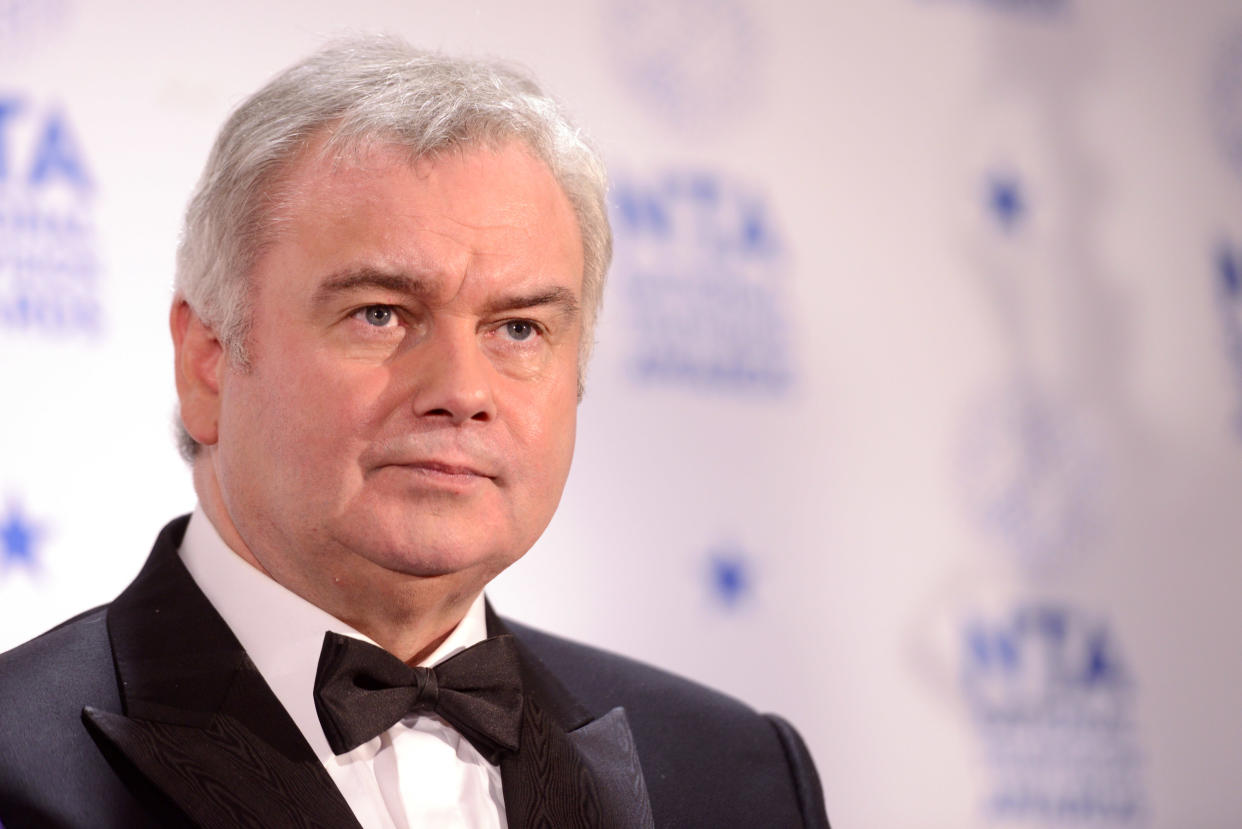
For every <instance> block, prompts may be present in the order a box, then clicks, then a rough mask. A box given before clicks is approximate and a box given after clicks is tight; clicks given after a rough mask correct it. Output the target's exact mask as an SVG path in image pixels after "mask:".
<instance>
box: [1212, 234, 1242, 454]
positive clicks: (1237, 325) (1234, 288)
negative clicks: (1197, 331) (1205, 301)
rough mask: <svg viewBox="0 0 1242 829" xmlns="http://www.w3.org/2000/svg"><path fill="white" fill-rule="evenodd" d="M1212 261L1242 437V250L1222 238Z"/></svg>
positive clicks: (1235, 423)
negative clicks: (1214, 261) (1213, 262)
mask: <svg viewBox="0 0 1242 829" xmlns="http://www.w3.org/2000/svg"><path fill="white" fill-rule="evenodd" d="M1215 264H1216V279H1215V282H1216V290H1215V291H1214V294H1215V296H1216V306H1217V309H1218V311H1219V314H1220V322H1221V329H1222V331H1223V333H1224V337H1225V356H1226V357H1227V358H1228V359H1229V362H1230V364H1231V365H1232V366H1233V377H1234V386H1235V388H1236V393H1237V397H1238V400H1237V409H1236V410H1235V412H1234V415H1233V428H1234V429H1235V430H1236V431H1237V433H1238V436H1239V437H1242V250H1239V249H1238V248H1236V247H1233V246H1232V245H1230V244H1228V243H1224V242H1222V243H1221V244H1220V246H1219V247H1218V248H1217V250H1216V263H1215Z"/></svg>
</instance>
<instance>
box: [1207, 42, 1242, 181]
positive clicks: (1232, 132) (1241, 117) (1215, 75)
mask: <svg viewBox="0 0 1242 829" xmlns="http://www.w3.org/2000/svg"><path fill="white" fill-rule="evenodd" d="M1209 100H1210V103H1209V108H1210V113H1209V114H1210V117H1211V121H1212V127H1213V130H1214V131H1215V133H1216V140H1217V143H1218V144H1219V145H1220V149H1221V152H1222V153H1223V154H1224V156H1225V158H1226V159H1228V161H1229V163H1231V164H1232V165H1233V166H1234V168H1235V169H1237V170H1238V171H1239V172H1242V29H1239V30H1237V31H1235V32H1234V33H1233V35H1232V36H1231V37H1229V38H1228V39H1227V40H1226V41H1225V43H1224V45H1223V46H1222V48H1221V50H1220V52H1219V54H1218V55H1217V58H1216V60H1215V62H1214V64H1213V69H1212V78H1211V82H1210V92H1209Z"/></svg>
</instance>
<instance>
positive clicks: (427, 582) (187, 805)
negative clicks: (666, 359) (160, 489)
mask: <svg viewBox="0 0 1242 829" xmlns="http://www.w3.org/2000/svg"><path fill="white" fill-rule="evenodd" d="M603 193H604V174H603V169H602V166H601V164H600V163H599V160H598V158H597V156H596V155H595V154H594V152H593V151H592V150H591V149H590V148H589V147H588V146H587V145H586V144H585V143H584V142H583V141H582V139H581V137H580V136H579V134H578V133H577V131H576V130H574V129H573V128H572V127H571V126H570V125H569V123H568V122H567V121H566V120H565V119H564V117H563V116H562V115H561V114H560V112H559V111H558V110H557V109H556V107H555V105H554V104H553V103H552V102H551V101H550V100H549V99H548V98H546V97H545V96H544V95H543V94H542V93H541V92H540V91H539V89H538V87H537V86H535V84H534V83H533V82H532V81H531V80H529V79H528V78H526V77H524V76H522V75H520V74H517V73H515V72H513V71H512V70H508V69H505V68H502V67H499V66H495V65H491V64H484V63H471V62H464V61H457V60H450V59H446V58H443V57H439V56H435V55H429V54H424V53H421V52H417V51H415V50H413V49H411V48H410V47H408V46H406V45H405V44H403V43H400V42H397V41H394V40H390V39H363V40H355V41H350V42H345V43H341V44H337V45H334V46H331V47H329V48H327V49H325V50H323V51H321V52H319V53H318V54H316V55H314V56H312V57H311V58H309V59H308V60H306V61H304V62H303V63H301V64H299V65H297V66H295V67H293V68H291V69H289V70H287V71H286V72H285V73H283V74H282V75H280V76H278V77H277V78H276V79H274V80H273V81H272V82H271V83H270V84H268V86H267V87H265V88H264V89H263V90H261V91H260V92H259V93H257V94H256V95H255V96H254V97H252V98H251V99H250V100H248V101H247V102H245V103H244V104H243V105H242V106H241V107H240V108H239V109H238V111H237V112H236V113H235V114H234V115H233V116H232V117H231V118H230V119H229V121H228V122H227V123H226V125H225V127H224V129H223V130H222V132H221V135H220V137H219V139H218V141H217V143H216V145H215V148H214V149H213V151H212V154H211V157H210V159H209V161H208V164H207V168H206V171H205V172H204V174H203V177H202V180H201V182H200V185H199V189H198V192H197V194H196V195H195V197H194V199H193V201H192V203H191V205H190V208H189V211H188V214H187V219H186V227H185V234H184V238H183V241H182V246H181V250H180V254H179V259H178V273H177V291H176V295H175V297H174V300H173V307H172V313H171V329H172V336H173V342H174V345H175V353H176V360H175V368H176V382H177V391H178V395H179V398H180V402H181V408H180V412H181V420H182V423H183V426H184V435H183V438H184V440H183V444H184V446H183V449H184V450H185V452H186V454H187V456H188V457H189V458H190V459H191V461H192V467H193V476H194V485H195V489H196V491H197V493H198V497H199V506H198V508H197V509H196V510H195V512H194V513H193V515H192V516H190V517H189V518H188V519H186V518H182V519H178V520H176V521H174V522H173V523H171V524H170V525H169V526H168V527H166V528H165V529H164V531H163V533H162V534H161V535H160V537H159V539H158V540H157V542H156V545H155V549H154V550H153V552H152V555H151V558H150V559H149V560H148V563H147V565H146V566H145V568H144V569H143V571H142V573H141V574H140V575H139V576H138V578H137V579H136V580H135V581H134V582H133V584H131V585H130V587H129V588H127V589H126V590H125V591H124V592H123V593H122V594H121V595H120V596H119V597H118V598H117V599H116V600H115V601H114V602H112V603H111V604H110V605H109V606H106V607H103V608H99V609H96V610H94V611H89V612H87V613H85V614H83V615H81V616H79V617H77V618H76V619H74V620H71V621H69V622H67V623H65V624H64V625H62V626H60V627H58V628H56V629H54V630H52V631H50V632H49V633H47V634H45V635H44V636H42V637H40V638H38V639H36V640H34V641H32V642H30V643H27V644H26V645H24V646H22V647H19V648H17V649H16V650H14V651H11V652H10V653H8V654H6V655H4V656H3V657H0V822H3V824H4V825H5V826H6V827H9V829H14V827H21V826H40V827H43V826H91V827H109V826H116V827H121V826H124V827H135V826H170V825H187V824H188V825H201V826H268V827H270V826H276V827H281V826H330V827H343V826H351V827H353V826H359V825H362V826H366V827H414V826H480V827H491V826H522V827H527V826H529V827H535V826H555V827H560V826H601V827H629V826H652V825H656V826H746V827H753V826H800V825H810V826H825V825H826V824H827V820H826V818H825V817H824V812H823V801H822V794H821V792H820V788H819V782H818V779H817V777H816V774H815V770H814V767H813V765H812V763H811V759H810V757H809V755H808V754H807V752H806V749H805V747H804V746H803V744H802V742H801V740H800V739H799V737H798V736H797V734H796V733H795V732H794V731H793V729H792V728H791V727H790V726H789V725H788V724H786V723H784V722H783V721H781V720H779V719H778V718H775V717H764V716H760V715H758V714H755V713H753V712H752V711H750V710H749V709H747V708H745V707H744V706H742V705H741V704H740V703H737V702H735V701H733V700H730V699H728V698H725V697H723V696H720V695H718V694H716V693H714V692H712V691H708V690H707V689H704V688H701V687H699V686H695V685H693V684H691V683H688V682H686V681H684V680H680V679H677V678H674V677H672V676H669V675H667V674H664V673H662V672H659V671H656V670H654V669H651V668H648V667H645V666H642V665H639V664H636V663H633V662H630V661H628V660H625V659H622V658H620V657H616V656H612V655H608V654H604V653H602V652H599V651H595V650H592V649H589V648H586V647H583V646H580V645H576V644H572V643H569V642H566V641H564V640H561V639H557V638H554V637H551V636H548V635H546V634H542V633H539V632H536V631H533V630H530V629H528V628H524V627H522V626H520V625H516V624H513V623H510V622H507V621H504V620H502V619H500V618H499V617H497V616H496V615H495V614H493V613H492V611H491V609H490V608H489V607H487V605H486V604H485V602H484V600H483V595H482V591H483V588H484V586H485V585H486V584H487V583H488V581H490V580H491V579H492V578H493V577H494V576H495V575H496V574H497V573H499V572H500V571H501V570H503V569H504V568H505V567H507V566H508V565H509V564H511V563H512V562H513V561H515V560H516V559H517V558H518V557H520V556H521V555H522V554H523V553H524V552H525V551H526V550H527V549H529V547H530V546H531V545H532V544H533V543H534V541H535V540H536V538H537V537H538V536H539V534H540V533H541V532H542V531H543V529H544V528H545V526H546V525H547V523H548V521H549V520H550V519H551V516H552V513H553V511H554V510H555V507H556V504H557V501H558V499H559V497H560V493H561V490H562V487H563V485H564V483H565V479H566V476H567V474H568V470H569V463H570V457H571V455H572V452H573V442H574V427H575V415H576V407H577V402H578V399H579V397H580V395H581V390H582V372H583V370H584V368H585V364H586V359H587V356H588V353H589V350H590V344H591V337H592V334H591V332H592V326H593V324H594V320H595V316H596V312H597V309H598V307H599V301H600V293H601V290H602V286H603V279H604V273H605V270H606V268H607V263H608V259H609V256H610V235H609V230H608V225H607V219H606V213H605V206H604V200H603ZM411 666H415V667H411Z"/></svg>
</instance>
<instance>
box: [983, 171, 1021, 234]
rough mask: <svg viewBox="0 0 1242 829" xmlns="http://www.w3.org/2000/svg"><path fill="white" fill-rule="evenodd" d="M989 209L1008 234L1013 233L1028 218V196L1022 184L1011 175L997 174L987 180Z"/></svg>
mask: <svg viewBox="0 0 1242 829" xmlns="http://www.w3.org/2000/svg"><path fill="white" fill-rule="evenodd" d="M987 208H988V211H989V212H990V213H991V214H992V218H993V219H995V220H996V223H997V224H998V225H999V226H1000V228H1001V230H1003V231H1005V232H1006V233H1012V232H1013V231H1015V230H1016V229H1017V228H1018V226H1019V225H1020V224H1021V223H1022V220H1023V219H1025V218H1026V212H1027V206H1026V196H1025V194H1024V193H1023V191H1022V182H1021V181H1019V180H1018V178H1017V177H1016V176H1014V175H1012V174H1009V173H996V174H994V175H992V176H989V177H988V180H987Z"/></svg>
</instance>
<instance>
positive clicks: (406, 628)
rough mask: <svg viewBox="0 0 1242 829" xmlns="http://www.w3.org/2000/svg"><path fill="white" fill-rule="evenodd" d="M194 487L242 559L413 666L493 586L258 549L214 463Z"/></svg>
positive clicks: (310, 551)
mask: <svg viewBox="0 0 1242 829" xmlns="http://www.w3.org/2000/svg"><path fill="white" fill-rule="evenodd" d="M202 452H203V454H208V453H210V452H211V447H204V448H203V450H202ZM194 488H195V490H196V491H197V494H198V498H199V502H200V504H201V505H202V508H203V512H204V513H205V514H206V516H207V518H208V519H209V520H210V521H211V523H212V526H214V527H215V529H216V532H218V533H219V534H220V538H221V539H222V540H223V541H224V543H225V545H226V546H228V547H229V549H231V550H232V551H233V552H234V553H236V554H237V556H238V557H239V558H241V559H242V560H243V561H245V562H246V563H247V564H249V565H251V566H252V567H254V568H255V569H257V570H259V571H260V572H261V573H263V574H265V575H266V576H268V577H269V578H271V579H272V580H274V581H276V582H277V583H279V584H280V585H282V586H283V587H285V588H286V589H288V590H290V591H291V592H293V593H296V594H297V595H298V596H301V597H302V598H303V599H305V600H307V601H308V602H310V603H311V604H313V605H315V606H316V607H319V608H320V609H322V610H324V611H326V612H328V613H330V614H331V615H333V616H335V617H336V618H337V619H340V620H341V621H342V622H345V623H346V624H348V625H349V626H350V627H352V628H354V629H355V630H357V631H359V632H360V633H364V634H366V635H367V636H368V637H370V638H371V639H372V640H374V641H375V642H376V643H377V644H378V645H379V646H380V647H382V648H384V649H385V650H387V651H388V652H389V653H392V654H393V655H395V656H396V657H397V658H399V659H401V660H402V661H404V662H407V663H408V664H410V665H416V664H418V663H419V662H421V661H423V660H424V659H426V658H427V657H428V656H430V655H431V654H432V653H433V652H434V651H435V649H436V648H438V647H439V646H440V644H441V643H443V642H444V640H445V639H446V638H447V637H448V635H449V634H450V633H452V632H453V630H454V628H456V627H457V625H458V624H459V623H460V622H461V620H462V619H463V618H464V617H465V615H466V612H467V611H468V610H469V609H470V606H471V605H472V604H473V603H474V600H475V599H476V598H477V597H478V595H479V593H480V592H482V590H483V586H484V584H486V578H483V579H479V578H478V577H477V576H472V574H470V573H450V574H445V575H440V576H429V577H428V576H413V575H408V574H404V573H397V572H394V571H391V570H387V569H385V568H383V567H381V566H379V565H377V564H375V563H374V562H372V561H369V560H367V559H365V558H362V557H360V556H358V555H356V554H354V553H353V552H352V551H349V550H344V549H331V548H329V549H314V548H312V545H301V549H299V550H298V555H297V556H293V555H288V554H287V552H288V550H287V548H288V547H298V546H299V545H270V544H267V545H265V544H262V543H259V542H257V541H256V543H253V544H252V543H250V542H249V541H248V539H247V538H246V537H245V536H246V535H247V534H246V533H244V532H243V531H241V530H239V529H238V526H237V523H236V522H234V520H233V517H232V514H231V513H230V512H229V510H228V508H227V506H226V504H225V500H224V498H223V497H222V495H221V492H220V488H219V484H218V482H217V480H216V476H215V474H214V470H213V469H212V464H211V459H210V457H206V458H204V457H202V456H201V455H200V457H199V458H198V459H196V461H195V464H194ZM250 541H255V539H253V538H251V539H250ZM280 547H284V548H286V549H279V548H280Z"/></svg>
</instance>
